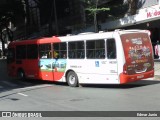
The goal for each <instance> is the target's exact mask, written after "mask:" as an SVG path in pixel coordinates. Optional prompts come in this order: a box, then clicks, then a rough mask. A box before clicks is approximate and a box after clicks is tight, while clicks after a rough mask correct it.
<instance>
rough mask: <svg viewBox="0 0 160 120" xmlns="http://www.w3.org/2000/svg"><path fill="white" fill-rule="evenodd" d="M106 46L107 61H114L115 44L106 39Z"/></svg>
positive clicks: (115, 55) (111, 40) (115, 54)
mask: <svg viewBox="0 0 160 120" xmlns="http://www.w3.org/2000/svg"><path fill="white" fill-rule="evenodd" d="M106 44H107V45H106V46H107V58H108V59H116V57H117V53H116V43H115V40H114V39H108V40H107V42H106Z"/></svg>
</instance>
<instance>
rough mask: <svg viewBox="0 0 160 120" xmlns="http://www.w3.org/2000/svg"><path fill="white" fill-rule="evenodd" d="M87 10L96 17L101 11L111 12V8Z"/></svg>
mask: <svg viewBox="0 0 160 120" xmlns="http://www.w3.org/2000/svg"><path fill="white" fill-rule="evenodd" d="M85 10H87V11H89V12H90V14H91V15H94V14H95V13H98V12H101V11H109V10H110V8H86V9H85Z"/></svg>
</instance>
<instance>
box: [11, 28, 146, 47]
mask: <svg viewBox="0 0 160 120" xmlns="http://www.w3.org/2000/svg"><path fill="white" fill-rule="evenodd" d="M136 32H143V33H147V32H148V33H149V31H147V30H135V29H133V30H115V31H111V32H99V33H93V32H87V33H81V34H78V35H67V36H60V37H56V36H53V37H44V38H37V39H32V40H21V41H13V42H11V43H10V44H9V45H15V44H16V45H23V44H45V43H52V42H68V41H76V40H94V39H109V38H114V34H115V33H118V34H119V35H121V34H127V33H136Z"/></svg>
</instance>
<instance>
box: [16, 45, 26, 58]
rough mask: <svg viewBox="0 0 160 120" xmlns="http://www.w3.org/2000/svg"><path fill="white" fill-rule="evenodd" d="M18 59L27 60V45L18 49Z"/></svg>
mask: <svg viewBox="0 0 160 120" xmlns="http://www.w3.org/2000/svg"><path fill="white" fill-rule="evenodd" d="M16 59H26V45H19V46H17V47H16Z"/></svg>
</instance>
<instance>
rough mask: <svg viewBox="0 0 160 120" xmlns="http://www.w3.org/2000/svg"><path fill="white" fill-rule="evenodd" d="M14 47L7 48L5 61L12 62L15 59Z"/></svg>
mask: <svg viewBox="0 0 160 120" xmlns="http://www.w3.org/2000/svg"><path fill="white" fill-rule="evenodd" d="M14 50H15V49H14V48H9V49H8V54H7V63H12V62H14V60H15V51H14Z"/></svg>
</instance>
